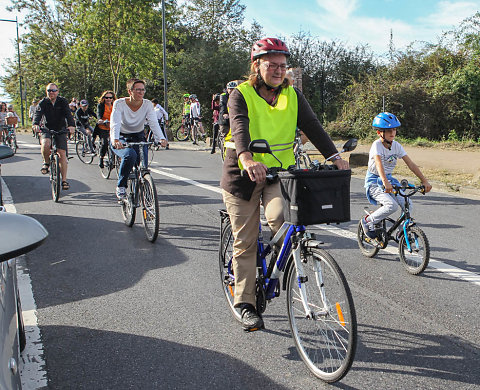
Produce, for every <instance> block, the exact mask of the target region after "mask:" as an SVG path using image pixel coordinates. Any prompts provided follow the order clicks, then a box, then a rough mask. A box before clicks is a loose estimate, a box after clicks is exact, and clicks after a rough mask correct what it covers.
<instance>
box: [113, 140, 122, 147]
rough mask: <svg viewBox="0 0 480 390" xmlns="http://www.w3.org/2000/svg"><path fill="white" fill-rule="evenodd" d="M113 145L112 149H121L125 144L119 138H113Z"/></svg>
mask: <svg viewBox="0 0 480 390" xmlns="http://www.w3.org/2000/svg"><path fill="white" fill-rule="evenodd" d="M113 147H114V149H123V148H124V147H125V145H123V144H122V143H121V142H120V140H118V139H115V140H113Z"/></svg>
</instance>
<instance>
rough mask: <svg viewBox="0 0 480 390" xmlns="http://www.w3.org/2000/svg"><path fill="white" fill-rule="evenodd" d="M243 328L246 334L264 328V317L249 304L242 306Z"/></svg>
mask: <svg viewBox="0 0 480 390" xmlns="http://www.w3.org/2000/svg"><path fill="white" fill-rule="evenodd" d="M242 327H243V330H245V331H246V332H254V331H256V330H259V329H263V328H264V325H263V320H262V317H260V316H259V315H258V314H257V311H256V310H255V308H254V307H253V306H252V305H250V304H248V303H247V304H244V305H243V306H242Z"/></svg>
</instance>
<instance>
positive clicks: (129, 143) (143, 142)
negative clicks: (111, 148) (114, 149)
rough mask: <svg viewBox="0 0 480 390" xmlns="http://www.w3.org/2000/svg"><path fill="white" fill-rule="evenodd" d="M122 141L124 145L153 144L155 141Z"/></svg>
mask: <svg viewBox="0 0 480 390" xmlns="http://www.w3.org/2000/svg"><path fill="white" fill-rule="evenodd" d="M120 142H122V144H123V145H125V146H127V147H130V146H136V145H139V146H143V145H152V144H153V143H154V142H147V141H140V142H125V141H120Z"/></svg>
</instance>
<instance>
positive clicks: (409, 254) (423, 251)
mask: <svg viewBox="0 0 480 390" xmlns="http://www.w3.org/2000/svg"><path fill="white" fill-rule="evenodd" d="M407 236H408V242H409V243H410V248H411V251H409V250H408V247H407V242H406V240H405V235H402V238H401V239H400V242H399V245H398V253H399V255H400V261H401V262H402V264H403V266H404V267H405V269H406V270H407V272H408V273H410V274H412V275H418V274H420V273H422V272H423V271H424V270H425V268H427V265H428V262H429V261H430V244H429V242H428V238H427V236H426V235H425V233H424V232H423V230H422V229H420V228H419V227H418V226H410V227H408V228H407Z"/></svg>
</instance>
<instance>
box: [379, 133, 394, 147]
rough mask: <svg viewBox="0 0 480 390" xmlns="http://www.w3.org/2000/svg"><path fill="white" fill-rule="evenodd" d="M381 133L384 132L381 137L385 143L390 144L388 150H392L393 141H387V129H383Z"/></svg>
mask: <svg viewBox="0 0 480 390" xmlns="http://www.w3.org/2000/svg"><path fill="white" fill-rule="evenodd" d="M381 133H382V135H381V136H380V138H381V139H382V142H383V144H387V145H388V147H387V149H388V150H392V142H391V141H387V140H386V139H385V131H381Z"/></svg>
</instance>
